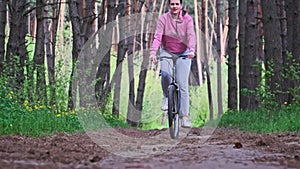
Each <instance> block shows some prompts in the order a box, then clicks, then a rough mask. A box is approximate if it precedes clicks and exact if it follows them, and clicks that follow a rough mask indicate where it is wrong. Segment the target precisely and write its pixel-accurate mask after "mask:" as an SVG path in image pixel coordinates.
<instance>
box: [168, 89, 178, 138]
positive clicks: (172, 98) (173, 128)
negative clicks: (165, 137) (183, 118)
mask: <svg viewBox="0 0 300 169" xmlns="http://www.w3.org/2000/svg"><path fill="white" fill-rule="evenodd" d="M178 109H179V102H178V91H177V89H176V86H174V85H170V86H169V87H168V120H169V131H170V136H171V138H173V139H177V138H178V136H179V112H178V111H179V110H178Z"/></svg>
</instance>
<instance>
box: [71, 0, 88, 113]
mask: <svg viewBox="0 0 300 169" xmlns="http://www.w3.org/2000/svg"><path fill="white" fill-rule="evenodd" d="M68 5H69V15H70V20H71V24H72V32H73V48H72V72H71V78H70V79H72V78H73V75H74V73H75V72H74V71H75V70H74V69H75V63H76V62H77V60H78V57H79V53H80V51H81V48H82V46H83V44H84V41H83V38H82V30H81V25H80V23H81V18H80V14H79V10H78V9H81V8H82V6H79V3H77V1H76V0H69V3H68ZM77 85H78V84H73V80H71V81H70V85H69V100H68V108H70V109H74V108H75V105H74V104H75V103H76V97H75V96H76V95H77V93H76V91H77V90H76V87H77ZM79 92H80V91H79Z"/></svg>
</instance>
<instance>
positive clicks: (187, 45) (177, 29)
mask: <svg viewBox="0 0 300 169" xmlns="http://www.w3.org/2000/svg"><path fill="white" fill-rule="evenodd" d="M195 47H196V36H195V30H194V22H193V19H192V17H191V16H190V15H188V14H187V13H186V12H185V11H184V10H182V0H169V12H167V13H165V14H163V15H161V16H160V17H159V18H158V21H157V27H156V31H155V34H154V40H153V43H152V48H151V53H150V60H151V61H152V62H153V64H157V63H158V60H157V57H156V54H157V52H158V51H159V53H160V55H161V56H168V55H170V54H168V52H171V53H174V54H176V55H178V56H179V55H186V56H187V58H179V59H178V60H177V63H176V65H177V66H176V70H177V72H176V80H177V82H178V84H179V86H180V94H181V102H180V107H181V112H180V114H181V117H182V120H181V121H182V127H187V128H189V127H191V126H192V124H191V122H190V119H189V104H190V103H189V91H188V78H189V73H190V67H191V59H192V58H194V57H195ZM160 64H161V85H162V90H163V95H164V99H163V104H162V110H167V109H168V99H167V93H168V92H167V90H168V85H169V84H170V82H171V73H172V71H171V70H172V69H171V67H172V64H171V63H170V60H166V59H163V60H161V62H160Z"/></svg>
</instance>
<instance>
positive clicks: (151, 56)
mask: <svg viewBox="0 0 300 169" xmlns="http://www.w3.org/2000/svg"><path fill="white" fill-rule="evenodd" d="M150 60H151V62H152V63H153V64H155V65H156V64H157V63H158V60H157V57H156V55H150Z"/></svg>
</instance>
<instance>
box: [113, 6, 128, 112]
mask: <svg viewBox="0 0 300 169" xmlns="http://www.w3.org/2000/svg"><path fill="white" fill-rule="evenodd" d="M118 10H119V12H120V19H119V22H120V25H119V33H120V34H119V36H120V42H119V44H118V54H117V63H116V68H117V69H116V71H115V75H114V77H115V78H113V84H112V85H113V86H114V101H113V102H114V104H113V108H112V114H113V115H115V116H117V117H119V113H120V93H121V79H122V67H123V64H122V63H123V61H124V58H125V54H126V51H127V47H126V40H125V37H126V34H125V31H126V28H125V27H124V26H122V25H125V24H126V23H125V22H124V21H125V19H124V17H125V13H126V0H119V5H118Z"/></svg>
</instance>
